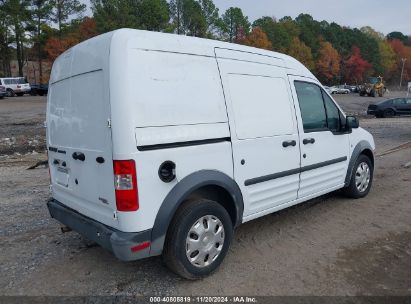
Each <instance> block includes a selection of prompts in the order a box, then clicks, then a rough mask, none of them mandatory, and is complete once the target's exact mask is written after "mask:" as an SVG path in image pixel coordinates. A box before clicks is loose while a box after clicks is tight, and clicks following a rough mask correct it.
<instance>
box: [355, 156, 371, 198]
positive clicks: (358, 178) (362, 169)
mask: <svg viewBox="0 0 411 304" xmlns="http://www.w3.org/2000/svg"><path fill="white" fill-rule="evenodd" d="M370 179H371V171H370V167H369V166H368V164H367V163H365V162H362V163H361V164H360V165H359V166H358V167H357V171H356V172H355V186H356V187H357V189H358V191H360V192H364V191H365V190H367V188H368V185H369V184H370Z"/></svg>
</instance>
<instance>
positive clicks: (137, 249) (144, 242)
mask: <svg viewBox="0 0 411 304" xmlns="http://www.w3.org/2000/svg"><path fill="white" fill-rule="evenodd" d="M47 207H48V209H49V212H50V215H51V217H52V218H54V219H56V220H58V221H59V222H60V223H62V224H64V225H66V226H67V227H69V228H71V229H72V230H74V231H76V232H78V233H80V234H81V235H83V236H84V237H86V238H87V239H89V240H91V241H94V242H96V243H97V244H99V245H100V246H101V247H103V248H105V249H107V250H109V251H111V252H113V254H114V255H115V256H116V257H117V258H118V259H119V260H121V261H134V260H139V259H143V258H146V257H149V256H150V245H151V229H150V230H146V231H142V232H122V231H119V230H116V229H114V228H111V227H108V226H106V225H104V224H102V223H99V222H97V221H95V220H93V219H91V218H88V217H86V216H84V215H82V214H80V213H78V212H77V211H75V210H73V209H70V208H68V207H66V206H65V205H63V204H62V203H60V202H58V201H56V200H55V199H50V200H49V201H48V202H47Z"/></svg>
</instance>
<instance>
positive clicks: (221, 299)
mask: <svg viewBox="0 0 411 304" xmlns="http://www.w3.org/2000/svg"><path fill="white" fill-rule="evenodd" d="M150 303H258V301H257V299H256V298H255V297H243V296H238V297H237V296H233V297H224V296H222V297H212V296H198V297H197V296H196V297H190V296H188V297H150Z"/></svg>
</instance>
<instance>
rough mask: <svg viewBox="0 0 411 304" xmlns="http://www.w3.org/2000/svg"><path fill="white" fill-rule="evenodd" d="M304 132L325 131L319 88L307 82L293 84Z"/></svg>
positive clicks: (324, 117) (325, 117)
mask: <svg viewBox="0 0 411 304" xmlns="http://www.w3.org/2000/svg"><path fill="white" fill-rule="evenodd" d="M295 89H296V91H297V97H298V102H299V104H300V110H301V118H302V120H303V125H304V132H315V131H322V130H325V129H327V116H326V114H325V108H324V101H323V96H322V93H321V89H320V87H318V86H317V85H315V84H311V83H307V82H300V81H296V82H295Z"/></svg>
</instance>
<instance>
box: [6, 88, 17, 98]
mask: <svg viewBox="0 0 411 304" xmlns="http://www.w3.org/2000/svg"><path fill="white" fill-rule="evenodd" d="M6 95H7V97H14V95H15V94H14V91H13V90H12V89H7V91H6Z"/></svg>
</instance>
